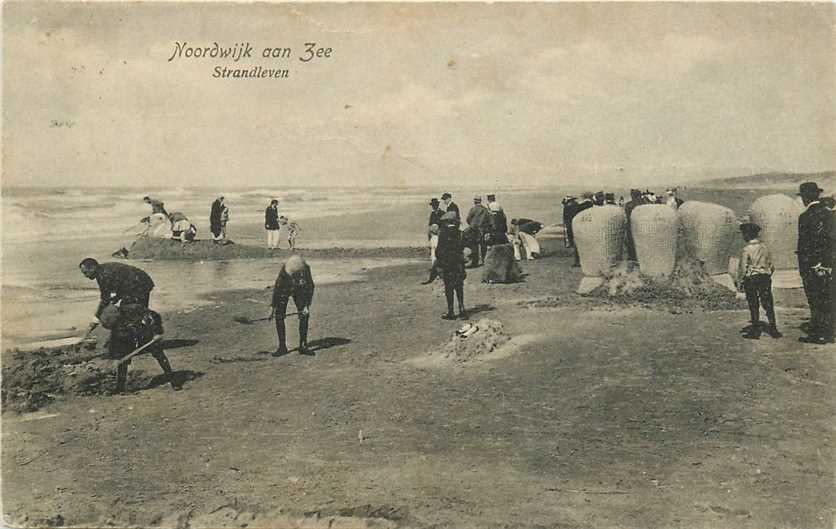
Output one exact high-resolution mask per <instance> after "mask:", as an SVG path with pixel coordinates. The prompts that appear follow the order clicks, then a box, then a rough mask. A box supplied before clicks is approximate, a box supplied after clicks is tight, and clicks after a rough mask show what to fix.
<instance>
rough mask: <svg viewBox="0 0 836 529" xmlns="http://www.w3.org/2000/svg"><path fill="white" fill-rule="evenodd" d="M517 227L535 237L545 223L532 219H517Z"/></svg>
mask: <svg viewBox="0 0 836 529" xmlns="http://www.w3.org/2000/svg"><path fill="white" fill-rule="evenodd" d="M517 229H519V230H520V231H521V232H523V233H527V234H529V235H531V236H532V237H534V236H535V235H537V232H539V231H540V230H542V229H543V223H541V222H537V221H536V220H531V219H517Z"/></svg>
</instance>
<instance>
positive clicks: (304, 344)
mask: <svg viewBox="0 0 836 529" xmlns="http://www.w3.org/2000/svg"><path fill="white" fill-rule="evenodd" d="M313 294H314V281H313V276H312V275H311V267H310V266H308V263H306V262H305V260H304V259H302V258H301V257H300V256H298V255H292V256H290V258H289V259H288V260H287V261H286V262H285V264H283V265H282V268H281V270H279V275H278V277H276V283H275V284H274V285H273V302H272V303H271V305H270V316H269V318H270V319H274V318H275V320H276V334H277V335H278V341H279V347H278V349H276V351H275V352H274V353H273V356H282V355H285V354H287V352H288V351H287V332H286V328H285V324H284V320H285V316H286V314H287V302H288V301H289V300H290V298H291V297H292V298H293V303H294V304H295V305H296V310H297V312H298V313H299V354H310V353H309V350H308V320H309V319H310V310H311V302H312V301H313Z"/></svg>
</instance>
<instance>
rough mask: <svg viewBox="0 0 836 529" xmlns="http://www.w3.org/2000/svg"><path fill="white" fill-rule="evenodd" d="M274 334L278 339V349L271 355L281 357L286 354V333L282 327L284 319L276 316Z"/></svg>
mask: <svg viewBox="0 0 836 529" xmlns="http://www.w3.org/2000/svg"><path fill="white" fill-rule="evenodd" d="M276 334H277V335H278V337H279V347H278V349H276V350H275V351H274V352H273V353H272V354H273V356H282V355H286V354H287V336H286V335H287V331H286V329H285V326H284V317H281V318H280V317H279V315H278V314H277V315H276Z"/></svg>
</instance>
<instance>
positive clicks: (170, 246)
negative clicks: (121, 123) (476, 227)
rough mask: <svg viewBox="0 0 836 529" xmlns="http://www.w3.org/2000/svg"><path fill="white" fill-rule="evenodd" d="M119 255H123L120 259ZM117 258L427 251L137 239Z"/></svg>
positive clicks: (419, 251)
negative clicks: (281, 247)
mask: <svg viewBox="0 0 836 529" xmlns="http://www.w3.org/2000/svg"><path fill="white" fill-rule="evenodd" d="M116 253H119V255H118V256H117V255H116ZM116 253H114V256H117V257H125V258H128V259H154V260H182V261H222V260H227V259H254V258H271V257H279V258H281V257H287V256H290V255H292V254H293V253H298V254H300V255H302V256H303V257H315V258H339V259H342V258H370V257H392V258H408V259H412V258H426V256H427V250H426V248H417V247H416V248H322V249H307V250H306V249H297V250H296V251H295V252H291V251H290V250H268V249H266V248H262V247H258V246H248V245H245V244H235V243H234V242H231V241H228V242H227V244H215V243H214V242H212V241H211V240H199V241H194V242H188V243H184V242H180V241H177V240H174V239H149V238H142V239H137V240H136V241H134V243H133V244H132V245H131V248H130V250H128V251H127V253H125V252H121V253H120V252H116Z"/></svg>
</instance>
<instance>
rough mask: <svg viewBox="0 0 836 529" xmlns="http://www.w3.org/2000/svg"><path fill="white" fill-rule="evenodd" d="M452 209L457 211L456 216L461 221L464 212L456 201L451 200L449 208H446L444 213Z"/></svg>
mask: <svg viewBox="0 0 836 529" xmlns="http://www.w3.org/2000/svg"><path fill="white" fill-rule="evenodd" d="M450 211H455V212H456V217H458V219H459V222H461V221H462V214H461V212H459V206H457V205H456V203H455V202H450V205H449V206H447V209H445V210H444V213H448V212H450Z"/></svg>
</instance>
